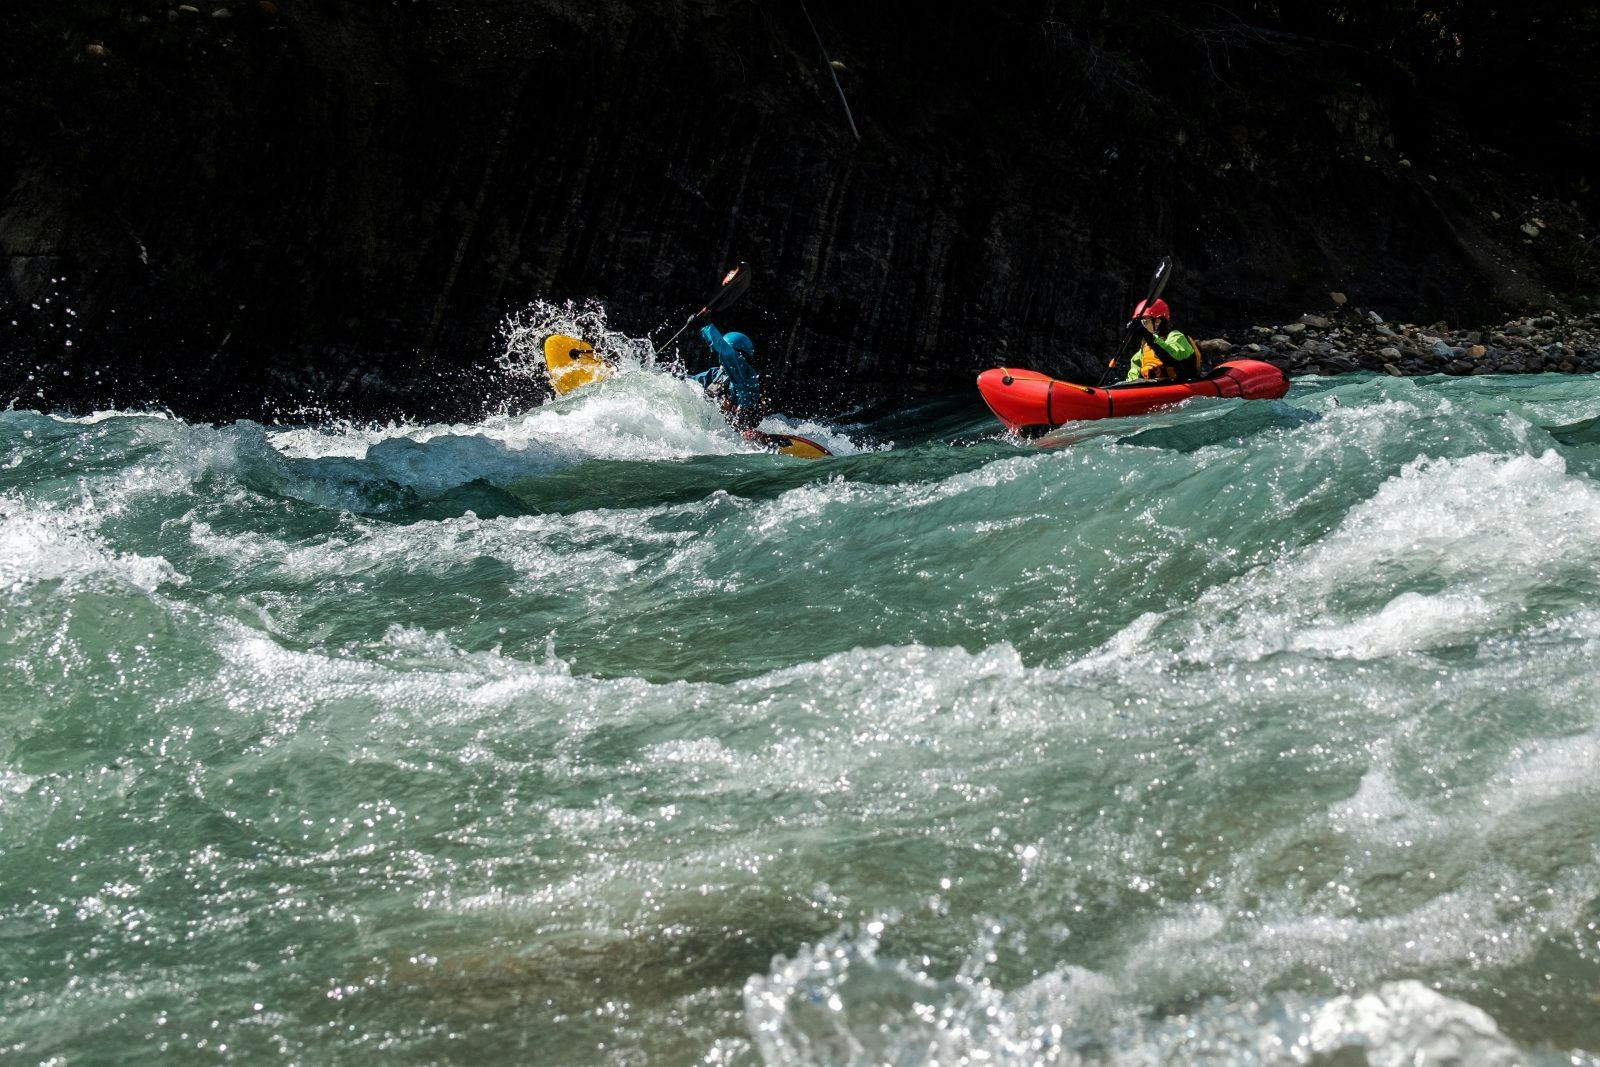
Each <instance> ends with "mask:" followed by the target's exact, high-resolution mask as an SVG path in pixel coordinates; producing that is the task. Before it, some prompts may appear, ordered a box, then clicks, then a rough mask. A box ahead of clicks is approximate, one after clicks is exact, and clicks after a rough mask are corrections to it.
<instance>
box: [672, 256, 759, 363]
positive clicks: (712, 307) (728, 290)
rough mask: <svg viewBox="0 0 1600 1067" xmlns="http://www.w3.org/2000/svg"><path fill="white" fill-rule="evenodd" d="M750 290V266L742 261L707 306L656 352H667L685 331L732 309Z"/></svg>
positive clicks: (680, 327) (686, 320) (687, 320)
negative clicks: (725, 310) (746, 291)
mask: <svg viewBox="0 0 1600 1067" xmlns="http://www.w3.org/2000/svg"><path fill="white" fill-rule="evenodd" d="M749 288H750V264H748V263H746V262H744V261H743V260H741V261H740V262H739V265H738V266H737V267H734V268H733V269H732V270H730V271H729V272H728V273H727V274H724V275H723V276H722V283H721V284H720V285H718V286H717V289H716V292H714V293H712V294H711V295H710V296H709V297H708V298H707V299H706V303H705V306H704V307H702V308H701V309H700V310H699V311H696V312H695V313H694V314H693V315H690V316H689V317H688V318H687V319H685V320H684V323H683V325H682V326H679V327H678V329H677V331H676V332H675V333H673V335H672V336H671V337H669V338H667V340H666V343H665V344H663V345H661V346H660V347H658V348H657V349H656V351H657V352H665V351H666V350H667V349H668V348H669V347H670V346H671V345H672V342H674V341H676V340H677V339H678V338H679V337H680V336H682V334H683V331H684V330H687V329H688V328H689V327H691V326H694V325H696V324H699V325H702V326H703V325H705V323H706V322H708V321H710V319H711V316H712V315H715V314H716V313H717V312H719V311H722V310H723V309H725V308H728V307H731V306H732V305H733V302H734V301H735V300H737V299H739V298H740V297H741V296H743V295H744V294H745V290H747V289H749Z"/></svg>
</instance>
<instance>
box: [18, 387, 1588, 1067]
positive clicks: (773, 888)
mask: <svg viewBox="0 0 1600 1067" xmlns="http://www.w3.org/2000/svg"><path fill="white" fill-rule="evenodd" d="M768 425H769V426H770V427H772V428H781V427H783V426H789V427H791V428H793V429H796V430H798V431H800V432H804V433H809V434H811V435H812V436H815V437H817V438H818V439H819V440H822V441H824V443H826V444H828V445H830V446H832V447H834V448H835V449H836V450H837V451H838V452H839V453H840V455H839V456H838V457H837V458H834V459H830V460H821V461H816V462H806V461H800V460H794V459H788V458H785V457H780V456H773V455H767V454H761V453H753V452H750V451H749V450H747V449H746V448H745V447H744V446H743V444H742V443H741V442H740V441H739V440H738V438H737V437H735V436H734V435H733V434H731V433H730V432H729V431H728V430H727V429H726V428H725V427H724V426H723V425H722V423H721V420H720V419H719V417H718V416H717V415H716V413H715V412H714V411H713V410H712V409H711V408H710V406H709V405H707V404H706V403H705V402H704V401H703V400H702V399H701V398H700V396H699V395H698V393H697V392H696V390H695V389H694V388H693V387H691V386H689V385H687V384H685V383H683V382H681V381H676V380H674V379H672V378H670V377H668V376H665V375H661V374H655V373H649V372H646V371H643V370H637V371H630V372H628V373H624V374H622V375H620V376H619V377H617V378H615V379H612V380H610V381H608V382H605V383H602V384H601V385H599V386H597V387H593V388H591V389H588V390H583V391H580V392H578V393H575V394H573V395H572V396H570V397H568V398H566V399H564V400H562V401H560V402H559V403H555V404H551V405H547V406H545V407H542V408H538V409H536V410H533V411H530V412H525V413H520V414H512V415H507V416H503V417H498V418H493V419H489V420H486V421H484V422H483V423H481V424H475V425H404V426H391V427H387V428H384V429H362V428H351V427H340V426H334V425H305V426H296V427H263V426H258V425H255V424H252V423H237V424H233V425H225V426H218V427H212V426H207V425H192V424H188V423H186V422H183V421H181V420H178V419H174V418H170V417H165V416H162V415H159V414H139V413H133V412H114V413H102V414H100V415H95V416H92V417H83V418H66V417H52V416H46V415H41V414H37V413H32V412H25V411H7V412H3V413H0V523H3V525H0V639H3V640H0V1061H5V1062H16V1063H49V1064H83V1063H119V1064H172V1063H210V1062H221V1063H227V1062H237V1063H306V1064H338V1063H371V1062H383V1063H397V1064H410V1063H417V1064H421V1063H461V1064H482V1063H531V1064H546V1063H548V1064H566V1063H574V1064H580V1063H629V1064H635V1063H637V1064H643V1063H652V1064H655V1063H715V1064H724V1063H761V1062H766V1063H782V1064H811V1063H814V1064H847V1063H848V1064H877V1063H895V1064H921V1063H958V1062H959V1063H1010V1064H1027V1063H1071V1064H1076V1063H1109V1064H1123V1063H1131V1064H1153V1063H1173V1062H1211V1063H1219V1064H1220V1063H1286V1064H1287V1063H1300V1064H1304V1063H1326V1064H1334V1063H1338V1064H1350V1063H1372V1064H1401V1063H1405V1064H1412V1063H1450V1062H1460V1063H1506V1064H1509V1063H1522V1062H1547V1063H1552V1064H1554V1063H1587V1064H1595V1063H1600V1060H1597V1059H1596V1057H1595V1052H1596V1051H1600V944H1597V941H1600V671H1597V668H1596V663H1597V657H1600V603H1597V595H1600V484H1597V482H1596V476H1597V474H1600V382H1596V381H1595V380H1594V379H1590V378H1573V377H1557V376H1534V377H1515V378H1496V377H1487V378H1485V377H1479V378H1470V379H1422V380H1401V379H1390V378H1384V377H1378V378H1371V377H1348V378H1337V379H1308V380H1305V381H1300V382H1297V383H1295V387H1294V389H1293V390H1292V391H1291V392H1290V394H1289V396H1288V397H1287V398H1286V399H1285V400H1283V401H1279V402H1254V403H1241V402H1236V401H1225V402H1224V401H1200V402H1195V403H1192V404H1190V405H1188V406H1186V407H1184V408H1181V409H1177V410H1174V411H1168V412H1164V413H1159V414H1156V415H1152V416H1148V417H1144V418H1139V419H1130V420H1119V421H1117V422H1115V423H1102V424H1088V425H1085V426H1083V427H1080V428H1078V429H1077V430H1075V431H1070V432H1068V433H1066V434H1063V435H1059V436H1058V437H1057V438H1056V439H1055V440H1054V441H1050V442H1046V444H1047V445H1053V446H1054V447H1039V446H1037V445H1029V444H1023V443H1021V442H1018V441H1014V440H1010V439H1007V438H1005V437H1003V436H1002V435H1000V434H999V433H998V424H997V423H995V422H994V421H993V420H992V418H990V417H989V415H988V414H987V412H986V411H985V410H984V409H983V408H982V406H981V404H980V403H979V402H978V401H977V399H976V397H975V396H973V397H971V398H965V397H963V398H952V399H950V400H948V401H944V402H939V403H931V404H927V405H924V406H921V407H916V408H912V409H910V410H905V411H901V412H898V413H896V414H894V415H892V416H887V417H878V418H875V419H872V420H870V421H862V422H859V423H844V424H838V425H830V426H818V425H811V424H806V425H801V424H796V423H792V422H788V421H786V420H783V419H781V418H774V419H772V420H769V423H768ZM1585 1050H1588V1051H1585Z"/></svg>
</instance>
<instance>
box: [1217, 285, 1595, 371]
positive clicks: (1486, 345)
mask: <svg viewBox="0 0 1600 1067" xmlns="http://www.w3.org/2000/svg"><path fill="white" fill-rule="evenodd" d="M1330 296H1331V297H1332V299H1333V304H1334V310H1333V311H1331V312H1329V313H1327V314H1305V315H1302V316H1300V318H1299V319H1298V320H1297V321H1295V322H1291V323H1286V324H1284V325H1281V326H1252V327H1249V328H1248V329H1247V330H1246V331H1245V332H1244V333H1243V334H1242V335H1240V334H1235V335H1234V336H1232V337H1226V336H1222V337H1212V338H1209V339H1207V340H1204V341H1201V342H1199V345H1200V350H1201V351H1202V352H1204V353H1205V355H1206V357H1207V360H1208V362H1212V363H1216V362H1220V361H1221V360H1224V359H1239V358H1245V359H1259V360H1262V361H1264V362H1267V363H1271V364H1273V365H1274V366H1276V367H1279V368H1281V369H1283V370H1284V371H1287V372H1288V373H1289V374H1291V375H1297V374H1320V375H1329V374H1348V373H1350V372H1352V371H1379V372H1383V373H1386V374H1393V375H1396V376H1402V377H1403V376H1410V375H1421V374H1453V375H1468V374H1541V373H1550V372H1560V373H1564V374H1589V373H1594V372H1596V371H1600V312H1592V313H1589V314H1586V315H1569V314H1561V313H1558V312H1555V311H1546V312H1543V313H1541V314H1535V315H1528V316H1525V317H1523V318H1518V319H1512V320H1511V321H1510V322H1506V323H1503V324H1501V325H1499V326H1493V327H1488V328H1484V329H1461V328H1456V327H1451V326H1448V325H1446V324H1444V323H1442V322H1436V323H1433V324H1432V325H1429V326H1419V325H1416V324H1414V323H1406V322H1387V321H1385V320H1384V318H1383V316H1381V315H1379V314H1378V313H1377V312H1376V311H1368V310H1364V309H1362V308H1359V307H1356V306H1354V305H1353V304H1351V303H1350V302H1349V301H1348V300H1347V299H1346V298H1345V297H1344V294H1342V293H1332V294H1330Z"/></svg>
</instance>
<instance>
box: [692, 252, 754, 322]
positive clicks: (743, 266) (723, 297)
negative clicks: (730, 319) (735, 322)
mask: <svg viewBox="0 0 1600 1067" xmlns="http://www.w3.org/2000/svg"><path fill="white" fill-rule="evenodd" d="M749 288H750V264H748V263H745V262H744V261H742V260H741V261H740V262H739V265H738V266H737V267H734V268H733V269H732V270H730V271H729V272H728V273H727V274H724V275H723V276H722V284H721V285H719V286H717V291H716V292H714V293H712V294H711V298H710V299H709V300H707V301H706V306H705V307H703V308H701V309H700V313H699V315H698V316H696V317H697V318H706V317H709V316H711V315H715V314H716V313H717V312H719V311H722V310H723V309H724V308H728V307H732V306H733V302H734V301H735V300H737V299H739V298H740V297H741V296H743V295H744V294H745V292H746V291H748V290H749Z"/></svg>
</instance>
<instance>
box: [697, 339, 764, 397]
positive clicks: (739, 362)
mask: <svg viewBox="0 0 1600 1067" xmlns="http://www.w3.org/2000/svg"><path fill="white" fill-rule="evenodd" d="M700 336H701V337H703V338H705V342H706V344H707V345H709V346H710V347H711V351H713V352H715V353H716V354H717V362H718V363H721V364H722V369H723V370H725V371H727V372H728V383H729V385H731V386H732V388H731V389H730V390H729V391H730V392H731V393H732V394H733V399H734V402H735V403H740V406H742V407H747V406H753V405H754V404H756V403H758V398H759V397H760V395H761V379H760V377H759V376H758V375H757V374H756V372H755V368H754V367H752V366H750V361H749V360H747V359H745V358H744V357H743V356H741V355H740V354H739V353H738V351H736V350H735V349H734V347H733V346H732V345H730V344H729V343H728V342H726V341H724V340H723V339H722V331H721V330H719V329H717V328H716V326H714V325H707V326H704V327H702V328H701V330H700Z"/></svg>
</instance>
